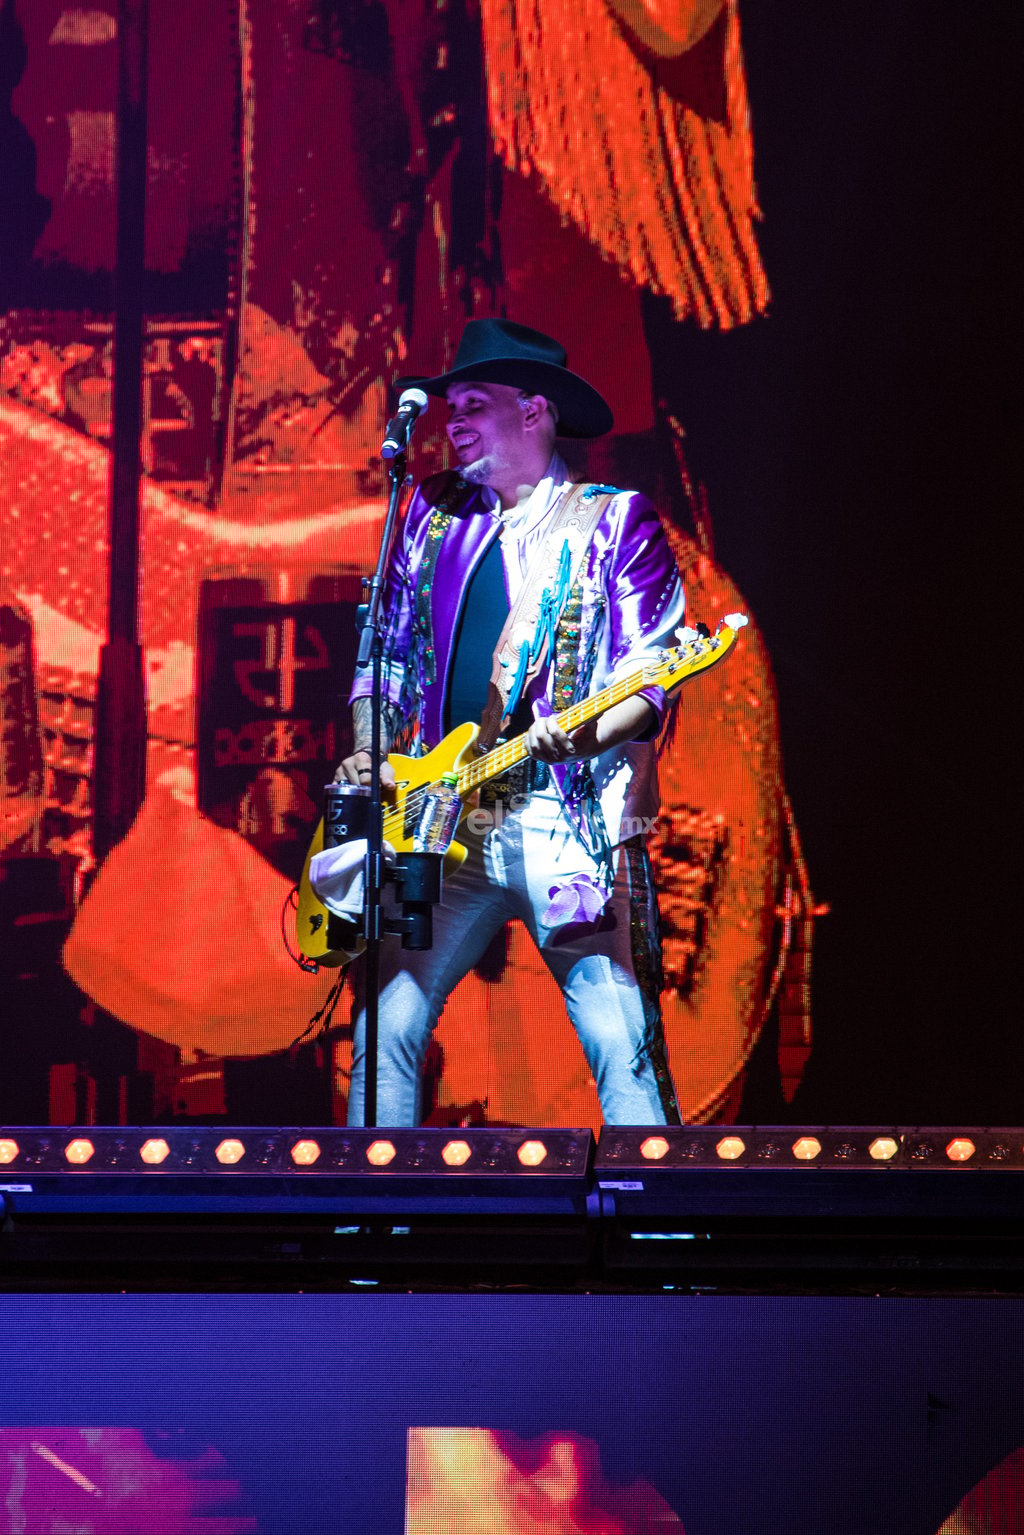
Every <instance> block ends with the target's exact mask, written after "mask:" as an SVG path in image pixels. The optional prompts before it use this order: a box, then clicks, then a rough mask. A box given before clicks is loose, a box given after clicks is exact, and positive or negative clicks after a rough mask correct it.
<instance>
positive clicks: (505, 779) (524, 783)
mask: <svg viewBox="0 0 1024 1535" xmlns="http://www.w3.org/2000/svg"><path fill="white" fill-rule="evenodd" d="M550 782H551V774H550V773H549V772H548V765H547V763H546V762H538V761H537V760H536V758H534V757H528V758H527V759H526V761H525V762H517V763H516V765H515V767H511V768H509V769H508V771H507V772H505V773H501V774H500V775H499V776H498V777H497V778H489V779H488V780H487V782H486V783H485V784H481V786H480V803H481V805H497V804H501V805H503V806H504V807H505V808H506V809H507V808H508V805H509V801H510V800H514V799H525V797H526V796H527V795H528V794H533V793H535V792H536V791H537V790H538V789H546V788H547V786H548V784H549V783H550Z"/></svg>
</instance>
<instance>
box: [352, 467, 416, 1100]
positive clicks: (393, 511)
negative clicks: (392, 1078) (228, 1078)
mask: <svg viewBox="0 0 1024 1535" xmlns="http://www.w3.org/2000/svg"><path fill="white" fill-rule="evenodd" d="M387 463H388V475H389V477H390V480H391V493H390V496H389V498H388V511H387V517H386V518H385V520H384V531H383V533H382V534H381V540H380V552H379V554H378V556H377V568H376V570H375V571H374V574H373V576H372V577H371V578H370V580H369V582H368V583H367V585H368V587H369V600H368V601H367V602H366V603H365V604H364V605H363V607H362V609H361V610H360V615H359V616H360V635H359V654H358V657H357V661H356V665H357V666H366V665H367V664H372V673H371V692H370V703H371V717H370V825H369V828H368V834H367V838H366V862H365V864H364V866H363V890H364V892H365V902H366V905H365V909H364V913H363V936H364V937H365V939H366V960H365V964H366V1038H365V1041H364V1046H365V1056H366V1058H365V1063H364V1077H363V1082H364V1087H363V1124H364V1125H366V1126H367V1127H372V1126H375V1125H376V1123H377V1044H378V1028H379V1018H380V946H381V940H382V938H383V935H384V923H383V919H382V913H381V897H382V895H383V889H384V812H383V801H382V799H381V791H380V769H381V763H382V761H383V760H384V753H383V752H382V751H381V735H380V722H381V716H382V714H383V706H384V676H383V656H384V620H383V615H382V613H381V602H382V600H383V592H384V572H385V570H386V568H387V563H388V557H389V555H390V553H391V544H392V541H393V540H394V536H395V524H396V522H397V521H398V507H399V502H400V500H401V495H402V490H403V487H404V486H405V483H406V456H405V453H404V451H403V452H399V453H396V454H395V455H394V457H393V458H391V459H389V460H388V461H387Z"/></svg>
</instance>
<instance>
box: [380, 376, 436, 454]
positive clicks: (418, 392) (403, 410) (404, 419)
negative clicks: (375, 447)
mask: <svg viewBox="0 0 1024 1535" xmlns="http://www.w3.org/2000/svg"><path fill="white" fill-rule="evenodd" d="M429 403H430V401H429V400H428V399H427V397H426V395H425V394H424V393H423V390H422V389H404V390H403V391H402V393H401V395H400V397H399V401H398V413H397V415H395V416H393V417H392V419H391V420H390V421H389V422H388V429H387V432H386V433H385V434H384V441H383V442H382V443H381V449H380V456H381V458H397V457H398V455H399V454H400V453H404V452H405V450H406V448H407V447H408V446H409V439H410V437H411V436H412V429H413V427H414V426H415V425H416V418H417V416H420V415H422V413H423V412H424V411H425V410H426V408H427V406H428V405H429Z"/></svg>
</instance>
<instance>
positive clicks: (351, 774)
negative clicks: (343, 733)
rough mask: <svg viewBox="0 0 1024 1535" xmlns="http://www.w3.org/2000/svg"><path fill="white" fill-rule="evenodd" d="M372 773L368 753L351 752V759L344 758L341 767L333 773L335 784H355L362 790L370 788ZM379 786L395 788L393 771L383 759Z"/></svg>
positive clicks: (386, 760)
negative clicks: (359, 785)
mask: <svg viewBox="0 0 1024 1535" xmlns="http://www.w3.org/2000/svg"><path fill="white" fill-rule="evenodd" d="M371 772H372V767H371V762H370V753H369V752H362V751H359V752H353V753H352V755H351V757H346V758H345V760H344V762H343V763H342V764H341V766H340V767H339V768H338V769H337V770H336V771H335V774H334V782H335V783H357V784H361V785H362V786H363V788H366V789H368V788H369V787H370V775H371ZM380 786H381V788H382V789H393V788H394V787H395V770H394V768H393V767H392V766H391V763H390V762H389V761H388V759H387V758H386V757H385V758H384V761H383V762H382V763H381V765H380Z"/></svg>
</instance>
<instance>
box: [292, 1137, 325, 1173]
mask: <svg viewBox="0 0 1024 1535" xmlns="http://www.w3.org/2000/svg"><path fill="white" fill-rule="evenodd" d="M319 1155H320V1147H319V1146H318V1145H317V1143H316V1141H296V1142H295V1145H294V1146H293V1147H292V1161H293V1162H294V1163H295V1166H296V1167H312V1166H313V1163H314V1162H315V1161H316V1160H317V1158H318V1157H319Z"/></svg>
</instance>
